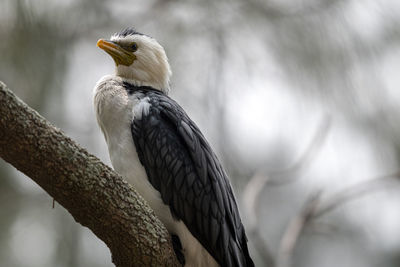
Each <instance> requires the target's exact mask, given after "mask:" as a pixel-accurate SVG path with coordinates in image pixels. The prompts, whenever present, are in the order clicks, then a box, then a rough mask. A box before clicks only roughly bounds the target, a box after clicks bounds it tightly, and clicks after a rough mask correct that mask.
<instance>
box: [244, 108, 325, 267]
mask: <svg viewBox="0 0 400 267" xmlns="http://www.w3.org/2000/svg"><path fill="white" fill-rule="evenodd" d="M330 126H331V118H330V117H329V116H325V117H324V118H323V119H322V120H321V123H320V124H319V126H318V127H317V130H316V131H315V134H314V136H313V138H311V142H310V144H309V145H308V146H307V148H306V150H305V151H304V152H303V153H302V154H301V156H300V157H299V158H298V159H297V160H296V161H295V162H294V163H293V164H292V165H291V166H289V167H288V168H286V169H283V170H279V171H274V172H270V173H269V174H265V173H262V172H256V173H255V174H254V176H253V177H252V178H251V179H250V181H249V182H248V183H247V185H246V187H245V189H244V191H243V204H244V206H245V210H246V211H247V212H248V213H247V218H248V221H247V224H248V232H249V234H250V235H251V238H252V240H253V242H254V243H255V247H256V248H257V250H258V251H259V254H260V255H261V256H262V257H263V259H264V262H265V264H266V265H267V266H274V265H275V264H274V259H273V257H272V255H271V252H270V250H269V249H268V248H267V245H266V243H265V242H264V241H263V240H262V237H261V235H260V233H259V228H258V216H257V203H258V202H259V197H260V196H261V192H262V191H263V190H264V188H265V186H267V185H282V184H286V183H289V182H292V181H293V180H294V178H293V177H295V176H294V175H293V173H295V172H298V171H300V170H301V169H302V168H304V167H305V166H306V165H308V163H310V162H311V161H312V159H313V158H314V156H315V155H316V152H317V151H318V149H319V148H320V147H321V145H322V143H323V142H324V140H325V139H326V136H327V134H328V132H329V129H330ZM274 176H275V178H274V179H272V178H271V177H274Z"/></svg>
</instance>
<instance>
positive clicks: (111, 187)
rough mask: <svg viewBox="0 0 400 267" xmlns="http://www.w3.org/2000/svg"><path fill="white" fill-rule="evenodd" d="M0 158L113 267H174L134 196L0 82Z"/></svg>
mask: <svg viewBox="0 0 400 267" xmlns="http://www.w3.org/2000/svg"><path fill="white" fill-rule="evenodd" d="M0 157H2V158H3V159H4V160H5V161H7V162H9V163H10V164H12V165H13V166H14V167H15V168H17V169H18V170H20V171H22V172H23V173H25V174H26V175H27V176H29V177H30V178H32V180H34V181H35V182H36V183H37V184H38V185H40V186H41V187H42V188H43V189H44V190H45V191H46V192H47V193H49V195H51V196H52V197H53V198H54V199H55V200H56V201H57V202H58V203H60V204H61V205H62V206H64V207H65V208H66V209H67V210H68V211H69V212H70V213H71V215H72V216H73V217H74V219H75V220H76V221H77V222H79V223H81V224H82V225H84V226H87V227H88V228H89V229H91V230H92V231H93V232H94V233H95V234H96V235H97V237H99V238H100V239H101V240H103V241H104V242H105V243H106V244H107V246H108V247H109V248H110V250H111V254H112V260H113V262H114V264H115V265H116V266H118V267H125V266H179V264H178V262H177V260H176V257H175V254H174V252H173V249H172V245H171V241H170V236H169V234H168V232H167V230H166V229H165V227H164V226H163V225H162V223H161V222H160V221H159V220H158V219H157V218H156V217H155V215H154V213H153V211H152V210H151V209H150V207H149V206H148V205H147V203H146V202H145V201H144V200H143V199H142V198H141V197H140V196H139V195H138V194H137V193H136V191H135V190H134V189H133V188H132V187H130V186H129V185H128V184H127V183H126V182H125V181H124V180H123V179H122V178H121V177H120V176H119V175H118V174H117V173H115V172H114V171H113V170H112V169H111V168H109V167H108V166H106V165H105V164H103V163H102V162H101V161H100V160H99V159H98V158H96V157H95V156H93V155H90V154H89V153H88V152H87V151H86V150H85V149H83V148H81V147H80V146H78V145H77V144H76V143H75V142H74V141H73V140H71V139H70V138H68V137H67V136H65V135H64V134H63V133H62V132H61V131H60V130H59V129H57V128H56V127H54V126H52V125H51V124H50V123H49V122H48V121H46V120H45V119H44V118H43V117H42V116H40V115H39V114H38V113H37V112H36V111H34V110H33V109H31V108H30V107H28V106H27V105H26V104H25V103H24V102H22V101H21V100H20V99H19V98H18V97H16V96H15V95H14V94H13V93H12V92H11V91H10V90H9V89H8V88H7V87H6V85H5V84H4V83H2V82H0Z"/></svg>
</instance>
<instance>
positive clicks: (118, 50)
mask: <svg viewBox="0 0 400 267" xmlns="http://www.w3.org/2000/svg"><path fill="white" fill-rule="evenodd" d="M97 46H98V47H99V48H101V49H103V50H104V51H106V52H107V53H108V54H109V55H110V56H111V57H112V58H113V59H114V61H115V64H116V65H117V66H118V65H120V64H121V65H125V66H129V65H131V64H132V63H133V61H135V59H136V56H135V54H133V53H132V52H129V51H126V50H125V49H123V48H122V47H121V46H119V45H118V44H116V43H114V42H112V41H109V40H104V39H100V40H98V41H97Z"/></svg>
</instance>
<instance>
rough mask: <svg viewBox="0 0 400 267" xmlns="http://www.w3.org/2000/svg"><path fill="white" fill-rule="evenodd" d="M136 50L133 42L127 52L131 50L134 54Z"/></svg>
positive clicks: (136, 47)
mask: <svg viewBox="0 0 400 267" xmlns="http://www.w3.org/2000/svg"><path fill="white" fill-rule="evenodd" d="M137 49H138V46H137V44H136V43H135V42H133V43H132V44H131V45H130V46H129V50H131V51H132V52H135V51H136V50H137Z"/></svg>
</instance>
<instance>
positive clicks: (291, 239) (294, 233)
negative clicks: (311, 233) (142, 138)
mask: <svg viewBox="0 0 400 267" xmlns="http://www.w3.org/2000/svg"><path fill="white" fill-rule="evenodd" d="M320 197H321V192H317V193H315V194H313V195H311V197H310V198H309V199H308V200H307V201H306V203H305V205H304V207H303V209H302V210H301V212H300V213H299V214H298V215H297V216H296V217H295V218H293V219H292V221H291V222H290V223H289V226H288V227H287V229H286V231H285V233H284V235H283V237H282V240H281V243H280V246H279V251H278V257H277V261H276V266H277V267H289V266H291V259H292V254H293V250H294V248H295V246H296V244H297V240H298V239H299V237H300V235H301V233H302V232H303V229H304V228H305V227H306V225H307V223H308V222H309V221H310V220H312V218H313V215H314V214H315V210H316V209H317V207H318V203H319V200H320Z"/></svg>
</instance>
